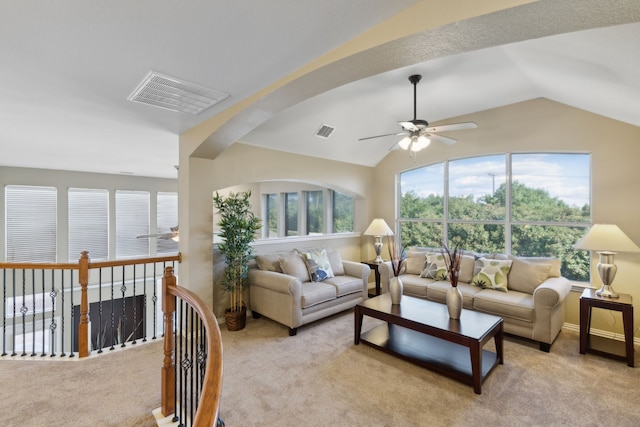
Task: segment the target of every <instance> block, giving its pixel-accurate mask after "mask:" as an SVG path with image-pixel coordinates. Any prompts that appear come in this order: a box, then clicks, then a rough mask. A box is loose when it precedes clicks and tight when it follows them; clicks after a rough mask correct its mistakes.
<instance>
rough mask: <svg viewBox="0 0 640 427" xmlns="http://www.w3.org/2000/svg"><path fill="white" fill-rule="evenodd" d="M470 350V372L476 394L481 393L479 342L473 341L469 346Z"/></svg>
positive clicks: (480, 349)
mask: <svg viewBox="0 0 640 427" xmlns="http://www.w3.org/2000/svg"><path fill="white" fill-rule="evenodd" d="M469 350H471V351H470V352H471V374H472V376H473V391H474V392H475V393H476V394H481V393H482V391H481V387H482V348H480V342H479V341H477V342H474V343H472V344H471V347H469Z"/></svg>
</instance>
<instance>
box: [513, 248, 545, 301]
mask: <svg viewBox="0 0 640 427" xmlns="http://www.w3.org/2000/svg"><path fill="white" fill-rule="evenodd" d="M550 270H551V264H543V263H532V262H526V261H524V260H523V259H521V258H518V257H514V256H512V257H511V270H509V277H508V288H509V289H510V290H514V291H520V292H525V293H528V294H533V291H535V290H536V288H537V287H538V286H539V285H540V283H542V282H544V281H545V280H547V278H548V277H549V271H550Z"/></svg>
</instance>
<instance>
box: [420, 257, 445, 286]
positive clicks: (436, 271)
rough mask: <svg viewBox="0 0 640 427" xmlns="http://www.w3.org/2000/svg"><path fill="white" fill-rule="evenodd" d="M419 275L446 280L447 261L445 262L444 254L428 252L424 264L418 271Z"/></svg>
mask: <svg viewBox="0 0 640 427" xmlns="http://www.w3.org/2000/svg"><path fill="white" fill-rule="evenodd" d="M420 277H426V278H427V279H435V280H447V279H448V278H449V275H448V273H447V263H446V262H445V258H444V255H442V254H438V253H433V252H432V253H428V254H427V262H425V264H424V269H423V270H422V272H421V273H420Z"/></svg>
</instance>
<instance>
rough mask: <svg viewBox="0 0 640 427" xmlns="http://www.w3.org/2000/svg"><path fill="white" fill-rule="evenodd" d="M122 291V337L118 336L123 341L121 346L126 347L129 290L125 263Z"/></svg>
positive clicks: (120, 323)
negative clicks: (126, 295)
mask: <svg viewBox="0 0 640 427" xmlns="http://www.w3.org/2000/svg"><path fill="white" fill-rule="evenodd" d="M120 292H122V315H121V316H120V322H118V324H119V325H120V337H118V339H120V340H122V342H121V343H120V347H124V346H125V345H126V344H125V340H126V338H125V337H126V328H125V326H126V324H127V323H126V322H127V313H126V312H125V308H126V304H125V301H126V300H125V299H124V294H125V292H127V285H126V284H125V271H124V265H123V266H122V285H120Z"/></svg>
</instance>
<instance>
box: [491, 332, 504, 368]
mask: <svg viewBox="0 0 640 427" xmlns="http://www.w3.org/2000/svg"><path fill="white" fill-rule="evenodd" d="M493 341H494V343H495V345H496V357H497V358H498V363H499V364H501V365H504V353H503V342H504V325H503V324H502V323H500V330H499V331H498V332H497V333H496V334H495V335H494V337H493Z"/></svg>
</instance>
